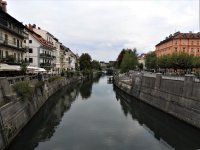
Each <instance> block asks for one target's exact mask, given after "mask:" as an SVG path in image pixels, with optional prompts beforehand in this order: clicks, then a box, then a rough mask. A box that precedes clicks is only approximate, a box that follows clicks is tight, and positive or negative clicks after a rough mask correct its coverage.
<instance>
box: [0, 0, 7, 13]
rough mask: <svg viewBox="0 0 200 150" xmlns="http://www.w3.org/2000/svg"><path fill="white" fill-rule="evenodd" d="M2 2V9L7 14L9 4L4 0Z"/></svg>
mask: <svg viewBox="0 0 200 150" xmlns="http://www.w3.org/2000/svg"><path fill="white" fill-rule="evenodd" d="M0 2H1V9H2V10H3V11H4V12H7V2H6V1H2V0H0Z"/></svg>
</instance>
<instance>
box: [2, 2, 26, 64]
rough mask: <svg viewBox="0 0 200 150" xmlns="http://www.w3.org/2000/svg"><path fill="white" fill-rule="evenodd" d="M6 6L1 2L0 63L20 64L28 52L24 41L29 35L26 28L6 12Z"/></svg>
mask: <svg viewBox="0 0 200 150" xmlns="http://www.w3.org/2000/svg"><path fill="white" fill-rule="evenodd" d="M6 4H7V3H6V2H4V1H3V2H2V1H1V0H0V61H1V63H8V64H20V63H21V62H22V61H23V60H24V54H25V52H26V50H27V47H26V46H25V45H24V43H23V41H24V39H26V38H28V35H27V34H26V33H25V26H24V25H23V24H22V23H21V22H19V21H18V20H16V19H15V18H13V17H12V16H10V15H9V14H8V13H7V12H6Z"/></svg>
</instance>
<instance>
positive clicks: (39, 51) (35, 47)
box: [24, 26, 56, 71]
mask: <svg viewBox="0 0 200 150" xmlns="http://www.w3.org/2000/svg"><path fill="white" fill-rule="evenodd" d="M26 27H27V33H28V35H29V38H28V39H26V40H24V43H25V44H26V46H27V47H29V48H28V51H27V52H26V58H25V60H26V62H28V63H29V66H32V67H39V68H44V69H46V70H47V71H53V70H54V69H55V60H56V56H55V51H56V48H55V47H53V46H52V44H50V43H49V42H48V41H46V40H45V39H44V38H43V37H41V36H40V35H39V34H37V33H35V32H34V31H33V30H32V26H26Z"/></svg>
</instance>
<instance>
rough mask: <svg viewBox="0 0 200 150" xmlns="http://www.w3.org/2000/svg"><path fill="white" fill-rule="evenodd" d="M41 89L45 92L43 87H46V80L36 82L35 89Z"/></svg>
mask: <svg viewBox="0 0 200 150" xmlns="http://www.w3.org/2000/svg"><path fill="white" fill-rule="evenodd" d="M38 88H39V89H40V91H41V92H42V93H43V88H44V81H38V82H37V83H36V84H35V90H36V89H38Z"/></svg>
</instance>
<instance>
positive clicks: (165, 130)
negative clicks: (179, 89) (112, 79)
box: [114, 87, 200, 150]
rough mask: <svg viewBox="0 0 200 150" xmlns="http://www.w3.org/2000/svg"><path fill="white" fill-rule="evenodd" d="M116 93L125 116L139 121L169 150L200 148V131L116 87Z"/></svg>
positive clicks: (194, 149) (193, 149)
mask: <svg viewBox="0 0 200 150" xmlns="http://www.w3.org/2000/svg"><path fill="white" fill-rule="evenodd" d="M114 91H115V92H116V99H117V100H118V101H120V104H121V109H122V111H123V112H124V115H125V116H127V115H130V116H131V117H132V118H133V120H138V122H139V123H140V125H141V126H143V127H144V128H145V129H146V130H147V131H148V132H149V133H151V134H152V135H153V136H154V137H155V138H157V139H158V140H159V141H160V142H162V143H164V145H166V146H167V147H168V148H169V149H178V150H179V149H180V150H196V149H199V148H200V130H198V129H196V128H193V127H191V126H190V125H188V124H185V123H183V122H182V121H180V120H177V119H176V118H174V117H171V116H169V115H168V114H166V113H163V112H161V111H159V110H157V109H155V108H153V107H151V106H149V105H147V104H145V103H143V102H141V101H139V100H136V99H134V98H133V97H131V96H128V95H127V94H125V93H123V92H122V91H120V90H119V89H117V88H116V87H114Z"/></svg>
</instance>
